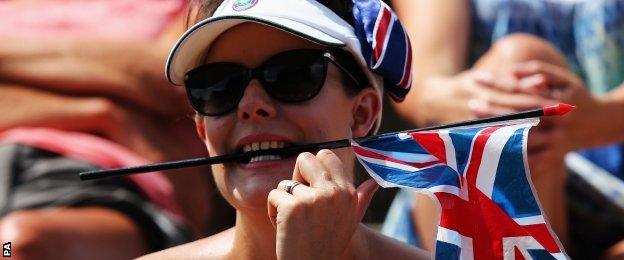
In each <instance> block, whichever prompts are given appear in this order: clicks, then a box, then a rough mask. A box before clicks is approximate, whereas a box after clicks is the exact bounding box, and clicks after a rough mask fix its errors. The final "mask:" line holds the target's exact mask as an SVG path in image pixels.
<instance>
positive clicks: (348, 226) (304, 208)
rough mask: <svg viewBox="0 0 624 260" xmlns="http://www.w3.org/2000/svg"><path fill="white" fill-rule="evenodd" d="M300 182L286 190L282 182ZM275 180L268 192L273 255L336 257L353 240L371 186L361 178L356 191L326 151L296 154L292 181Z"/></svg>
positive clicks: (370, 192) (369, 199) (349, 179)
mask: <svg viewBox="0 0 624 260" xmlns="http://www.w3.org/2000/svg"><path fill="white" fill-rule="evenodd" d="M292 181H296V182H299V183H301V184H300V185H297V186H296V187H294V188H293V189H292V190H291V193H292V194H291V193H288V192H286V191H285V188H284V187H285V186H286V185H288V184H290V183H292ZM292 181H291V180H284V181H282V182H280V184H279V185H278V188H277V189H274V190H272V191H271V192H270V193H269V196H268V212H269V217H270V218H271V222H272V223H273V226H274V227H275V229H276V253H277V257H278V258H279V259H336V258H339V257H340V256H342V254H343V252H344V251H345V249H346V248H347V247H348V245H349V242H350V241H351V239H352V238H353V236H354V234H355V231H356V228H357V227H358V225H359V223H360V221H361V220H362V217H363V216H364V213H365V212H366V208H368V205H369V203H370V201H371V199H372V197H373V194H374V193H375V191H376V190H377V187H378V185H377V183H375V182H374V181H373V180H367V181H365V182H364V183H362V184H361V185H360V186H359V187H358V188H357V189H356V188H355V187H354V186H353V179H352V176H351V175H350V174H349V172H348V171H347V170H345V168H344V165H343V163H342V162H341V161H340V159H339V158H338V156H336V154H334V153H333V152H332V151H330V150H321V151H319V152H318V153H317V155H316V156H315V155H313V154H311V153H302V154H300V155H299V156H298V157H297V162H296V164H295V169H294V173H293V179H292Z"/></svg>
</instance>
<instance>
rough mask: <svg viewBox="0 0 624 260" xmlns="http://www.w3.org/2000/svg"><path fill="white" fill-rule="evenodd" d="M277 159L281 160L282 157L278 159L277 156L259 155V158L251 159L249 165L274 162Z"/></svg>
mask: <svg viewBox="0 0 624 260" xmlns="http://www.w3.org/2000/svg"><path fill="white" fill-rule="evenodd" d="M279 159H282V157H280V156H279V155H261V156H256V157H253V158H251V160H250V161H249V163H253V162H259V161H274V160H279Z"/></svg>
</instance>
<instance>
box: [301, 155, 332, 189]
mask: <svg viewBox="0 0 624 260" xmlns="http://www.w3.org/2000/svg"><path fill="white" fill-rule="evenodd" d="M292 179H293V180H294V181H298V182H301V183H303V184H306V185H308V186H310V187H313V188H314V187H319V186H322V185H323V184H324V183H327V182H332V181H333V176H332V175H331V173H330V172H329V171H328V170H327V169H325V166H324V165H323V164H322V163H321V162H320V161H319V160H318V159H317V158H316V156H314V155H313V154H311V153H308V152H305V153H301V154H299V156H297V161H296V162H295V169H294V171H293V178H292Z"/></svg>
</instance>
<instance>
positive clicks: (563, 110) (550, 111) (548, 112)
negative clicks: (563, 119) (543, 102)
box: [543, 103, 576, 116]
mask: <svg viewBox="0 0 624 260" xmlns="http://www.w3.org/2000/svg"><path fill="white" fill-rule="evenodd" d="M575 108H576V106H575V105H570V104H566V103H559V104H556V105H552V106H547V107H544V108H543V109H544V116H562V115H565V114H567V113H568V112H570V111H572V110H574V109H575Z"/></svg>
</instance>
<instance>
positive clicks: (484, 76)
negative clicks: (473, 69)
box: [474, 72, 518, 92]
mask: <svg viewBox="0 0 624 260" xmlns="http://www.w3.org/2000/svg"><path fill="white" fill-rule="evenodd" d="M474 79H475V82H476V83H478V84H479V85H481V86H482V87H487V88H490V89H496V90H498V91H505V92H515V91H518V85H517V82H515V81H513V80H509V79H507V80H506V79H504V78H502V77H494V76H493V75H492V74H491V73H482V72H479V73H475V76H474Z"/></svg>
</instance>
